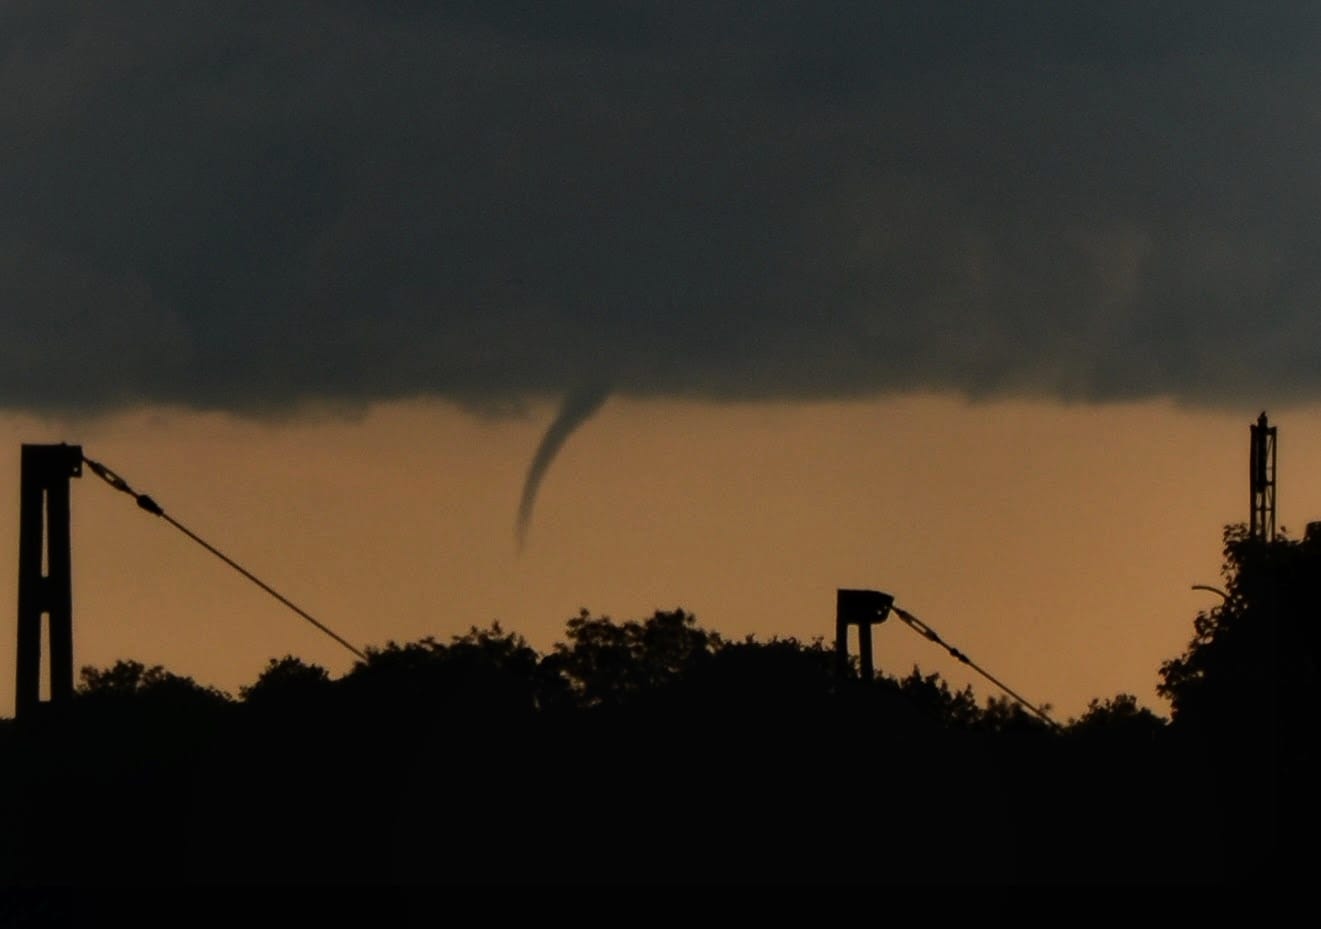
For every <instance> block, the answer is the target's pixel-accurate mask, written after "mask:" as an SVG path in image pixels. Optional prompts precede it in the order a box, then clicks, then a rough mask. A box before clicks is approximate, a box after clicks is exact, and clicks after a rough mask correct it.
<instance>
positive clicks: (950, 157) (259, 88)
mask: <svg viewBox="0 0 1321 929" xmlns="http://www.w3.org/2000/svg"><path fill="white" fill-rule="evenodd" d="M1072 6H1075V5H1073V4H1057V3H1041V4H1032V3H1004V4H999V3H994V4H993V3H984V2H974V0H968V2H957V3H955V2H945V3H942V2H939V0H924V2H921V3H911V4H906V3H896V4H879V3H848V4H845V3H836V4H831V3H820V2H814V3H806V2H804V3H781V4H768V3H752V2H746V3H744V2H729V3H710V2H707V3H700V4H697V3H693V4H687V3H674V2H672V3H655V4H652V3H647V2H634V3H605V2H588V3H574V4H539V3H532V2H530V0H529V2H521V3H509V2H507V3H499V2H495V0H491V2H484V3H478V2H467V3H451V4H441V3H436V4H429V3H422V2H414V3H406V2H379V0H378V2H362V3H353V2H347V0H340V2H330V3H263V4H255V3H254V4H247V3H236V2H225V3H196V4H167V3H163V2H162V3H147V2H137V3H133V2H125V3H105V2H72V0H42V2H11V3H6V4H4V6H3V7H0V113H2V114H3V115H2V116H0V120H2V124H3V129H4V132H3V137H2V141H0V166H2V170H0V204H2V205H3V209H0V300H2V304H0V405H3V406H6V407H10V408H31V409H54V410H89V409H96V408H104V407H113V406H115V405H117V404H122V403H131V402H138V401H144V400H146V401H166V402H178V403H185V404H190V405H196V406H205V407H226V408H235V409H247V410H261V409H270V408H278V407H281V406H284V405H287V404H289V403H292V402H296V401H299V400H303V399H308V398H317V397H321V398H328V399H332V400H333V399H345V400H350V401H352V400H369V399H376V398H385V397H393V396H403V395H410V394H421V393H431V394H438V395H443V396H447V397H451V398H454V399H457V400H460V401H462V402H470V403H473V404H478V405H480V404H488V403H491V402H499V401H502V400H504V399H509V398H517V397H519V396H523V395H532V394H548V393H563V392H568V391H575V390H579V391H581V390H583V389H585V387H587V386H588V385H596V384H609V385H611V389H612V390H614V391H617V392H621V393H630V394H638V395H657V394H665V395H682V396H696V397H706V398H733V397H768V398H774V397H823V396H846V395H858V394H867V393H874V392H879V391H886V390H911V389H922V388H937V389H956V390H960V391H963V392H966V393H968V394H971V395H994V394H1001V393H1015V394H1035V395H1045V396H1056V397H1064V398H1071V399H1111V398H1122V397H1139V396H1148V395H1172V396H1175V397H1177V398H1179V399H1181V400H1185V401H1188V402H1195V403H1220V402H1232V401H1238V400H1240V398H1245V397H1246V398H1247V399H1246V402H1247V403H1249V404H1255V403H1257V402H1263V403H1265V402H1283V401H1286V400H1301V399H1308V398H1314V397H1316V396H1318V395H1319V394H1321V321H1318V314H1317V312H1316V309H1317V308H1318V307H1321V299H1319V298H1321V262H1319V261H1318V254H1321V251H1319V246H1321V227H1319V226H1318V223H1319V222H1321V220H1318V217H1321V173H1319V172H1318V169H1317V167H1316V162H1317V158H1316V151H1317V147H1318V142H1321V107H1318V105H1317V104H1316V102H1315V101H1316V97H1317V94H1316V89H1317V87H1318V86H1321V81H1319V80H1318V78H1321V57H1319V56H1318V54H1317V52H1316V49H1318V48H1321V41H1319V40H1321V28H1318V16H1319V15H1321V14H1318V13H1317V12H1313V10H1314V9H1316V7H1315V5H1313V4H1305V3H1297V4H1295V3H1266V4H1261V5H1255V6H1252V7H1250V8H1247V7H1245V8H1244V9H1243V10H1242V11H1241V12H1236V11H1235V10H1234V9H1232V8H1231V7H1229V6H1228V5H1217V4H1208V3H1201V4H1187V5H1184V6H1181V5H1178V4H1131V5H1130V4H1122V3H1121V4H1115V5H1106V6H1105V8H1104V9H1102V10H1098V11H1095V12H1093V13H1089V14H1080V13H1078V12H1077V11H1072V12H1068V11H1066V10H1065V8H1067V7H1072ZM558 7H569V8H572V9H571V10H569V11H567V12H566V11H564V10H559V9H557V8H558ZM1156 7H1158V8H1159V9H1151V8H1156ZM548 8H549V10H548Z"/></svg>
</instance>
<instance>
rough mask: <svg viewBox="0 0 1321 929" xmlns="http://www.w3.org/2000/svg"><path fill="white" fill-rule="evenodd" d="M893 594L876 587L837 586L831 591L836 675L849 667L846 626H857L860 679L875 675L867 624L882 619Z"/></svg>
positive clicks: (891, 601)
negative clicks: (866, 588) (852, 588)
mask: <svg viewBox="0 0 1321 929" xmlns="http://www.w3.org/2000/svg"><path fill="white" fill-rule="evenodd" d="M893 604H894V597H892V596H890V595H889V594H887V593H881V592H880V591H879V590H843V589H841V590H838V591H836V592H835V659H836V662H837V663H838V667H839V676H840V677H841V678H843V677H844V676H845V675H847V674H848V669H849V626H857V627H858V658H859V660H860V662H861V664H862V679H863V680H864V681H870V680H872V678H874V677H875V676H876V670H875V668H874V666H873V665H872V656H871V627H872V626H876V625H880V624H881V623H883V622H885V620H886V617H888V616H889V615H890V607H891V606H892V605H893Z"/></svg>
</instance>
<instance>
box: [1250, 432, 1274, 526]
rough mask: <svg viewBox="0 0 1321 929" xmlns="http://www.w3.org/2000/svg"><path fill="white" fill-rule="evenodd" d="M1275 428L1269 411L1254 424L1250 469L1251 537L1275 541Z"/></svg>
mask: <svg viewBox="0 0 1321 929" xmlns="http://www.w3.org/2000/svg"><path fill="white" fill-rule="evenodd" d="M1276 428H1277V427H1275V426H1270V425H1267V422H1266V414H1265V413H1262V414H1261V415H1260V416H1258V417H1257V421H1256V423H1254V424H1253V426H1252V445H1251V447H1250V448H1249V453H1248V471H1249V479H1250V483H1251V487H1252V519H1251V521H1250V522H1249V523H1248V537H1249V538H1253V539H1259V540H1262V541H1265V542H1273V541H1275V444H1276Z"/></svg>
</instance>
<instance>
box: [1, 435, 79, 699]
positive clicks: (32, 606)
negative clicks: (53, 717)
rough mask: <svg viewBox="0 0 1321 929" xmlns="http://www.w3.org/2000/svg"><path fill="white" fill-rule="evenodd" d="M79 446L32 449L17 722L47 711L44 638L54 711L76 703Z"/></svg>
mask: <svg viewBox="0 0 1321 929" xmlns="http://www.w3.org/2000/svg"><path fill="white" fill-rule="evenodd" d="M82 463H83V450H82V448H81V447H79V446H77V445H24V446H23V457H22V472H21V487H20V492H19V493H20V498H19V514H18V526H19V530H18V669H17V675H16V677H15V694H14V716H15V718H17V719H24V718H27V717H30V716H31V715H32V714H33V713H34V712H36V711H37V710H38V708H39V707H40V705H41V702H42V701H41V631H42V619H43V617H44V618H45V619H46V623H47V626H46V628H47V630H48V638H49V643H50V703H51V704H54V705H59V704H63V703H66V702H68V701H69V700H70V699H72V697H73V578H72V557H71V555H70V548H69V479H70V478H75V477H80V476H81V475H82Z"/></svg>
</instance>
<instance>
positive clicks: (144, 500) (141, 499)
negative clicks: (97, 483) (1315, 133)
mask: <svg viewBox="0 0 1321 929" xmlns="http://www.w3.org/2000/svg"><path fill="white" fill-rule="evenodd" d="M83 461H84V463H86V465H87V466H88V467H89V468H91V469H92V471H93V472H94V473H95V474H96V476H97V477H99V478H101V480H103V481H105V482H106V483H107V484H109V485H110V486H111V487H113V488H115V490H118V491H121V492H123V493H126V494H128V495H129V496H130V497H132V498H133V499H134V500H136V501H137V504H138V506H139V507H141V508H142V509H144V510H146V511H147V512H148V513H151V514H152V515H153V516H159V517H160V518H161V519H163V520H165V521H166V522H167V523H169V524H170V525H171V526H173V527H174V528H176V529H178V530H179V531H180V532H182V533H183V534H184V535H186V536H188V538H190V539H192V540H193V541H194V542H196V543H197V544H198V545H200V546H202V547H203V548H204V549H206V550H207V551H208V552H210V553H211V554H212V555H215V556H216V557H217V558H219V559H220V560H221V561H223V562H224V563H225V564H227V565H229V566H230V567H231V568H233V569H234V570H235V571H237V572H238V573H239V574H242V575H243V576H244V577H245V578H247V579H248V580H249V581H251V582H252V583H254V584H256V585H257V586H258V587H260V588H261V589H262V590H264V591H266V592H267V593H268V594H270V595H271V596H272V597H274V598H275V599H276V600H279V601H280V602H281V603H282V604H284V605H285V606H286V607H288V608H289V609H291V610H293V611H294V612H295V613H297V614H298V615H299V616H301V617H302V618H303V619H305V620H307V621H308V622H309V623H311V624H312V625H314V626H316V627H317V628H318V629H320V630H321V631H322V632H324V633H325V634H326V635H328V636H330V637H331V638H332V639H334V640H335V641H336V642H338V643H339V644H340V645H343V646H344V647H345V648H347V649H348V650H349V651H351V652H352V653H353V654H354V655H356V656H357V657H358V658H360V659H362V660H363V661H367V655H366V654H365V653H364V652H362V651H361V650H360V649H358V648H357V647H356V646H354V645H353V644H352V643H350V642H349V641H348V640H347V639H345V638H344V637H343V636H341V635H339V634H338V633H337V632H335V631H334V630H333V629H331V628H330V627H329V626H327V625H326V624H325V623H323V622H321V621H320V620H318V619H317V618H316V617H314V616H313V615H312V614H311V613H308V612H307V611H306V610H304V609H303V608H302V607H300V606H298V605H297V604H295V603H294V602H293V601H292V600H290V599H289V598H288V597H286V596H284V595H283V594H281V593H280V592H279V591H277V590H276V589H275V588H274V587H272V586H271V585H270V584H267V583H266V582H265V581H263V580H262V579H261V578H259V577H257V576H256V575H255V574H253V573H252V572H251V571H249V570H248V569H247V568H245V567H243V565H241V564H239V563H238V562H237V561H235V560H234V559H233V558H230V557H229V556H228V555H226V554H225V553H224V552H222V551H220V549H218V548H216V547H215V546H214V545H212V544H211V543H210V542H207V541H206V540H205V539H203V538H202V537H201V536H199V535H198V534H197V533H195V532H193V531H192V530H191V529H189V528H188V527H187V526H185V525H184V524H183V523H181V522H179V521H178V520H177V519H175V518H174V517H173V516H171V515H170V514H168V513H166V512H165V510H164V509H162V508H161V506H160V504H158V503H157V502H156V501H155V500H153V499H152V498H151V497H149V496H147V495H146V494H140V493H138V492H137V491H135V490H134V489H133V488H132V487H130V486H129V483H128V481H126V480H124V479H123V478H122V477H120V476H119V475H118V474H116V473H115V472H114V471H111V470H110V469H109V468H107V467H106V466H105V465H103V464H101V463H100V462H99V461H93V460H92V459H91V458H88V457H86V456H84V457H83Z"/></svg>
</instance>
